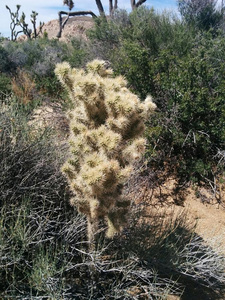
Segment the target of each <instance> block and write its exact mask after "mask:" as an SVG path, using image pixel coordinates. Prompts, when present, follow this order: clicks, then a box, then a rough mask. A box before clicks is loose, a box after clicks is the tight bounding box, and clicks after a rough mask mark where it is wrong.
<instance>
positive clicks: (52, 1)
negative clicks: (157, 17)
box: [0, 0, 177, 37]
mask: <svg viewBox="0 0 225 300" xmlns="http://www.w3.org/2000/svg"><path fill="white" fill-rule="evenodd" d="M74 2H75V7H74V9H73V10H74V11H78V10H92V11H93V12H95V13H96V14H97V13H98V10H97V8H96V3H95V1H94V0H74ZM62 3H63V0H36V1H30V0H0V12H1V17H0V33H1V34H2V35H3V36H5V37H9V35H10V29H9V25H10V16H9V12H8V10H7V9H6V8H5V6H6V5H8V6H9V7H10V8H11V10H12V11H13V12H15V11H16V5H17V4H20V5H21V9H20V12H22V11H23V12H24V13H25V15H26V20H27V21H28V20H29V19H30V14H31V12H32V10H35V11H36V12H38V24H39V22H40V21H42V22H45V23H47V22H48V21H50V20H53V19H57V18H58V15H57V13H58V11H59V10H68V8H67V7H66V6H63V5H62ZM102 4H103V6H104V8H105V10H106V12H108V0H102ZM145 5H147V6H149V7H152V6H153V7H154V8H155V9H156V10H157V11H162V10H164V9H167V10H174V11H176V8H177V5H176V0H170V1H169V0H147V1H146V2H145ZM118 6H119V8H121V9H127V10H130V0H118Z"/></svg>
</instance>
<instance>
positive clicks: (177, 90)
mask: <svg viewBox="0 0 225 300" xmlns="http://www.w3.org/2000/svg"><path fill="white" fill-rule="evenodd" d="M123 20H125V21H124V22H123ZM117 21H118V22H117ZM108 32H110V34H109V35H108V39H107V33H108ZM91 39H92V40H93V45H94V46H95V47H97V49H101V50H100V53H102V54H103V58H104V53H105V55H106V58H107V59H108V60H109V61H110V62H111V64H112V67H113V69H114V70H115V73H116V74H122V75H124V76H125V77H126V79H127V80H128V84H129V87H130V88H131V90H132V91H133V92H135V93H136V94H138V95H139V96H140V97H141V99H144V98H145V97H146V95H147V94H149V93H150V94H151V95H152V96H153V98H154V101H155V102H156V104H157V107H158V111H157V112H158V113H157V114H156V115H155V118H153V119H151V121H150V122H149V125H148V129H147V131H146V133H147V136H148V140H149V147H148V153H149V154H150V155H149V156H148V155H147V157H148V159H150V163H154V164H155V163H157V161H158V167H159V166H163V165H165V163H166V164H167V166H170V167H171V170H173V171H175V172H176V173H177V174H178V175H179V176H180V178H181V179H184V180H190V179H192V180H198V181H200V180H203V181H204V180H206V181H207V180H211V179H212V178H213V176H217V175H218V174H219V172H221V169H222V166H221V165H220V166H218V165H217V163H218V160H217V153H218V151H222V150H223V149H224V125H223V124H224V69H225V68H224V59H223V57H224V34H223V32H222V31H217V32H216V30H215V28H214V30H212V31H209V32H205V33H204V32H201V31H198V30H196V28H193V27H192V26H187V24H186V23H182V22H181V21H180V20H179V19H178V18H176V17H175V16H173V15H171V14H167V13H162V14H157V13H155V12H154V10H152V9H150V10H149V9H147V8H144V7H142V8H140V9H138V10H135V11H134V12H132V13H131V14H130V15H126V17H124V13H123V12H122V13H121V12H118V13H117V14H116V15H115V17H114V19H113V20H111V21H109V22H108V23H104V22H103V23H101V22H100V21H98V23H97V25H96V27H95V29H93V30H92V32H91ZM110 39H111V45H112V47H111V49H108V46H107V45H110ZM105 45H106V46H105ZM153 154H154V155H153ZM163 162H164V163H163Z"/></svg>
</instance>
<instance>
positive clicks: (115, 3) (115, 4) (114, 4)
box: [57, 0, 146, 38]
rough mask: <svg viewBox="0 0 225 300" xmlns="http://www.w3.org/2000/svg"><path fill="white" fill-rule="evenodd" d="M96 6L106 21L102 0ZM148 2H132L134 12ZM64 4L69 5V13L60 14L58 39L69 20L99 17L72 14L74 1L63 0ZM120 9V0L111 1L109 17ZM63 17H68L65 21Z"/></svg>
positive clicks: (80, 12) (96, 0)
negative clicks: (77, 17)
mask: <svg viewBox="0 0 225 300" xmlns="http://www.w3.org/2000/svg"><path fill="white" fill-rule="evenodd" d="M95 2H96V5H97V7H98V11H99V15H100V16H102V17H103V18H104V20H106V15H105V10H104V7H103V5H102V2H101V0H95ZM144 2H146V0H139V1H138V2H137V3H136V0H131V7H132V10H134V9H135V8H137V7H139V6H140V5H142V4H143V3H144ZM63 4H65V5H67V6H68V7H69V12H65V11H60V12H59V32H58V34H57V37H58V38H60V37H61V35H62V30H63V28H64V27H65V25H66V23H67V21H68V20H69V17H74V16H80V15H81V16H83V15H91V16H92V17H97V16H96V15H95V14H94V13H93V12H92V11H78V12H71V10H72V9H73V7H74V2H73V0H63ZM117 8H118V0H109V15H110V16H112V15H113V13H114V12H115V10H116V9H117ZM62 15H66V16H67V17H66V19H65V20H64V21H63V19H62Z"/></svg>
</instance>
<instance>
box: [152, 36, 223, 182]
mask: <svg viewBox="0 0 225 300" xmlns="http://www.w3.org/2000/svg"><path fill="white" fill-rule="evenodd" d="M214 51H215V52H214ZM166 55H167V57H166V59H167V62H168V61H170V63H169V64H168V63H167V62H166V65H165V69H164V70H163V69H162V68H161V72H160V76H156V77H155V87H156V92H157V90H158V92H157V94H158V97H159V98H158V102H157V101H156V102H157V104H158V107H160V103H161V110H163V111H164V113H163V117H162V118H159V119H158V120H156V123H154V125H155V127H156V128H159V127H160V128H161V129H160V130H159V131H158V134H159V135H157V134H156V139H155V140H154V141H155V142H156V140H157V139H159V140H158V142H159V144H160V146H159V144H158V145H156V144H157V143H156V144H154V146H155V149H156V148H158V149H159V151H161V150H160V149H162V144H161V142H162V143H165V141H167V147H168V146H169V147H168V148H167V149H168V151H169V152H167V154H169V155H170V157H175V156H176V157H180V158H182V160H181V161H180V162H178V161H177V163H178V170H179V172H180V175H182V176H184V177H185V176H186V178H189V179H190V177H191V178H192V179H193V180H196V179H197V180H202V179H203V177H207V178H209V179H210V178H212V176H213V174H214V175H215V174H216V173H217V172H219V169H218V168H217V167H216V165H217V159H215V155H216V154H217V152H218V150H219V149H220V150H221V149H223V148H224V134H225V133H224V120H225V119H224V118H225V115H224V106H223V101H224V100H223V99H224V88H223V86H224V80H223V78H224V62H223V55H224V37H223V36H218V37H216V38H213V37H212V36H211V34H210V33H207V34H203V35H199V36H197V37H196V39H195V43H194V44H193V49H192V50H191V51H190V53H189V54H188V56H187V57H186V58H185V59H180V58H175V57H173V56H170V57H169V56H168V54H166ZM164 63H165V58H164V54H163V56H161V57H158V61H157V62H156V64H164ZM157 85H158V86H157ZM163 91H165V92H163ZM150 131H151V130H150ZM150 131H149V133H150ZM151 138H152V135H151V133H150V139H151ZM155 142H154V143H155ZM158 146H159V147H158ZM164 150H165V148H164Z"/></svg>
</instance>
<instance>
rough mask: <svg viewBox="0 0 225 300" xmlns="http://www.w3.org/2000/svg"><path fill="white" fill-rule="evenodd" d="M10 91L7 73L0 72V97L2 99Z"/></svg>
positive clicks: (6, 96) (9, 80)
mask: <svg viewBox="0 0 225 300" xmlns="http://www.w3.org/2000/svg"><path fill="white" fill-rule="evenodd" d="M10 93H11V79H10V77H9V76H8V75H6V74H4V73H0V99H1V100H4V99H6V98H8V97H9V94H10Z"/></svg>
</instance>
